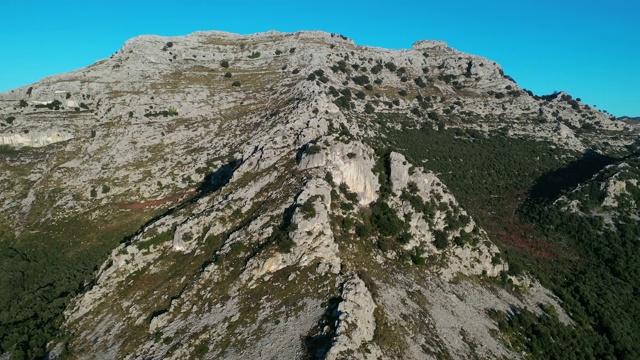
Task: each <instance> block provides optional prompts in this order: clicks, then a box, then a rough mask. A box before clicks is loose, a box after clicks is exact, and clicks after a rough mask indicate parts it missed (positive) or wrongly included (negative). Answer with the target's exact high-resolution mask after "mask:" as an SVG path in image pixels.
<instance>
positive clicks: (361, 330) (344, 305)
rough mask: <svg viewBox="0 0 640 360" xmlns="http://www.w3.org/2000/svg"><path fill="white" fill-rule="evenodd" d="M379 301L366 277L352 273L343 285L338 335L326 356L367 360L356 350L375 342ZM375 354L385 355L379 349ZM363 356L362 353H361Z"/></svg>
mask: <svg viewBox="0 0 640 360" xmlns="http://www.w3.org/2000/svg"><path fill="white" fill-rule="evenodd" d="M375 308H376V304H375V302H374V301H373V297H372V296H371V293H370V292H369V290H368V289H367V287H366V285H365V284H364V282H363V281H362V280H360V279H359V278H357V277H355V276H351V277H350V278H349V279H348V280H347V281H346V282H345V283H344V284H343V285H342V302H341V303H340V305H339V306H338V313H339V316H338V326H337V330H336V337H335V339H334V342H333V345H332V346H331V349H330V350H329V352H328V353H327V356H326V359H350V358H353V359H358V358H361V359H364V358H366V357H365V356H362V355H361V354H358V353H355V354H354V355H347V354H345V353H348V352H353V350H354V349H360V348H361V347H362V346H363V345H366V344H367V343H369V342H371V341H372V340H373V336H374V333H375V330H376V321H375V317H374V315H373V313H374V311H375ZM375 350H376V353H375V354H371V357H373V358H376V357H379V356H380V355H381V353H380V350H379V349H377V348H376V349H375ZM358 355H360V356H358Z"/></svg>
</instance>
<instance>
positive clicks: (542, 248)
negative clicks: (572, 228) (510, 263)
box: [495, 230, 555, 258]
mask: <svg viewBox="0 0 640 360" xmlns="http://www.w3.org/2000/svg"><path fill="white" fill-rule="evenodd" d="M495 234H496V235H498V236H500V239H499V240H500V241H502V242H504V243H506V244H509V245H511V246H515V247H517V248H520V249H524V250H526V251H528V252H530V253H532V254H535V255H537V256H540V257H544V258H552V257H555V255H554V253H553V252H552V250H553V249H552V246H551V244H547V243H543V242H540V241H536V240H532V239H531V240H527V239H525V238H523V237H521V236H518V235H516V234H513V233H510V232H508V231H504V230H497V231H495Z"/></svg>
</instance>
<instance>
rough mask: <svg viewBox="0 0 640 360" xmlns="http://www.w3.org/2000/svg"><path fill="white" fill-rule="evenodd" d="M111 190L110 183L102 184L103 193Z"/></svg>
mask: <svg viewBox="0 0 640 360" xmlns="http://www.w3.org/2000/svg"><path fill="white" fill-rule="evenodd" d="M109 191H111V188H110V187H109V185H107V184H104V185H102V193H103V194H106V193H108V192H109Z"/></svg>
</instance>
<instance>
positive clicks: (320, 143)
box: [0, 32, 640, 359]
mask: <svg viewBox="0 0 640 360" xmlns="http://www.w3.org/2000/svg"><path fill="white" fill-rule="evenodd" d="M0 119H2V122H0V143H1V144H3V145H1V146H2V147H1V148H0V149H1V151H0V176H1V178H2V180H3V181H2V182H1V183H0V184H1V185H0V186H2V191H1V192H0V207H1V208H2V215H1V216H0V257H2V259H0V264H2V267H1V268H0V284H1V285H0V288H1V289H4V291H2V292H1V294H2V295H1V297H0V354H2V353H4V355H0V358H3V356H4V357H6V358H42V357H44V356H45V355H46V354H48V356H49V358H60V357H62V358H70V359H87V358H96V359H98V358H99V359H122V358H128V359H137V358H154V359H160V358H162V359H164V358H180V359H182V358H194V359H195V358H198V359H200V358H228V359H236V358H237V359H247V358H299V359H305V358H319V359H338V358H340V359H342V358H353V359H363V358H397V359H407V358H415V359H424V358H454V359H463V358H473V357H475V358H519V357H533V358H549V357H556V358H558V357H562V358H567V357H568V356H579V357H587V358H589V357H591V358H604V357H612V356H615V357H620V358H625V357H626V358H634V357H636V355H638V353H639V351H640V350H639V349H638V344H634V343H633V341H631V340H630V339H632V338H633V337H634V334H638V329H637V326H636V325H634V324H637V323H638V322H634V321H632V319H633V318H634V317H635V316H637V314H638V312H637V310H635V307H632V308H633V309H634V310H633V312H632V314H633V316H632V317H631V318H630V319H629V321H626V320H624V321H623V320H620V321H617V320H615V319H616V317H617V316H620V315H621V313H622V312H623V310H624V308H625V302H626V303H627V304H628V303H629V302H631V303H633V298H632V296H631V295H630V294H634V293H636V292H637V289H638V288H637V284H636V280H634V279H637V278H638V277H637V276H635V277H634V276H633V274H634V272H636V273H637V271H638V270H637V269H638V267H636V266H635V264H636V261H637V260H636V256H635V250H632V249H633V246H632V244H633V243H634V242H635V241H636V240H634V239H637V238H638V237H637V236H636V235H635V234H637V233H638V232H637V230H638V229H637V219H638V216H637V213H638V210H637V207H636V205H635V204H636V199H635V197H636V194H635V191H636V190H637V188H636V187H635V186H636V185H637V184H636V182H635V180H634V177H635V174H636V170H637V169H638V167H637V165H638V164H636V161H635V160H633V159H636V158H637V155H635V151H636V149H637V145H636V141H637V135H636V134H634V131H633V129H632V128H631V127H629V126H628V125H626V124H625V123H623V122H621V121H617V120H616V119H615V118H611V117H610V116H608V115H606V114H603V113H601V112H599V111H597V110H596V109H594V108H591V107H589V106H588V105H585V104H582V103H581V102H579V101H577V100H575V99H573V97H572V96H571V95H569V94H566V93H564V92H560V93H555V94H551V95H546V96H536V95H534V94H532V93H531V92H529V91H527V90H525V89H521V88H520V87H519V86H518V85H517V83H516V82H515V81H514V80H513V79H512V78H510V77H509V76H508V75H505V74H504V72H503V71H502V69H501V68H500V66H499V65H498V64H496V63H495V62H492V61H490V60H488V59H485V58H482V57H479V56H474V55H469V54H465V53H462V52H459V51H457V50H454V49H452V48H450V47H448V46H447V45H446V43H444V42H440V41H420V42H417V43H415V44H414V46H413V48H412V49H410V50H397V51H396V50H393V51H392V50H386V49H380V48H369V47H362V46H357V45H355V44H354V43H353V42H352V41H351V40H349V39H348V38H346V37H344V36H341V35H335V34H327V33H321V32H298V33H292V34H285V33H276V32H268V33H263V34H254V35H248V36H240V35H235V34H228V33H222V32H202V33H194V34H191V35H188V36H183V37H171V38H167V37H159V36H141V37H137V38H134V39H131V40H129V41H128V42H127V43H126V44H125V45H124V46H123V47H122V49H120V50H119V51H118V52H116V53H115V54H113V55H112V56H111V57H110V58H108V59H104V60H101V61H98V62H97V63H95V64H93V65H91V66H89V67H87V68H83V69H80V70H77V71H74V72H70V73H66V74H60V75H56V76H53V77H49V78H46V79H43V80H41V81H40V82H38V83H35V84H32V85H29V86H25V87H23V88H19V89H15V90H13V91H10V92H6V93H3V94H0ZM623 173H624V175H619V174H623ZM624 181H626V182H624ZM605 183H606V184H608V185H606V186H605V185H602V184H605ZM603 189H606V190H603ZM598 191H600V192H602V193H598V194H596V193H597V192H598ZM625 194H626V195H625ZM585 196H586V198H585ZM594 196H598V197H597V199H598V200H597V201H595V200H593V199H594ZM581 222H586V223H589V224H592V225H590V226H592V227H588V226H578V225H577V224H581ZM594 224H597V225H594ZM576 226H577V228H578V229H579V230H580V231H589V236H592V237H593V239H594V240H593V241H588V242H582V240H583V239H584V234H583V233H582V232H580V231H578V232H576V230H575V229H576ZM593 226H595V227H593ZM605 231H606V233H605ZM612 237H613V238H615V240H610V239H611V238H612ZM609 241H615V244H616V246H617V247H619V248H620V249H619V250H620V251H624V253H625V254H626V255H628V256H626V257H622V259H623V260H619V261H618V260H616V259H618V257H616V256H615V255H614V254H612V253H607V254H604V252H606V251H605V250H603V249H604V248H606V247H607V244H608V242H609ZM578 243H579V244H580V246H576V244H578ZM616 249H617V248H616ZM608 251H610V250H608ZM616 254H617V251H616ZM594 264H597V265H598V266H597V267H590V266H591V265H594ZM591 269H597V272H595V270H591ZM578 270H580V271H578ZM569 275H570V277H569ZM611 282H619V283H620V284H621V285H620V286H617V287H612V288H608V289H606V290H605V289H602V288H601V286H602V285H603V284H607V283H611ZM603 293H606V294H608V295H610V296H611V299H613V300H612V301H609V302H607V303H606V304H603V303H600V302H598V301H595V300H593V298H592V297H593V296H602V294H603ZM636 319H637V318H636ZM522 324H527V325H526V326H522ZM531 329H535V331H536V332H535V334H536V335H531V333H528V332H527V331H531Z"/></svg>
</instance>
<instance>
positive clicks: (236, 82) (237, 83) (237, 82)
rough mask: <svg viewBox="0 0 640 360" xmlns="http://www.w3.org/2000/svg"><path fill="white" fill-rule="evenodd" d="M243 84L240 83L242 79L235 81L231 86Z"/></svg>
mask: <svg viewBox="0 0 640 360" xmlns="http://www.w3.org/2000/svg"><path fill="white" fill-rule="evenodd" d="M241 85H242V84H240V81H234V82H233V83H232V84H231V86H234V87H240V86H241Z"/></svg>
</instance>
